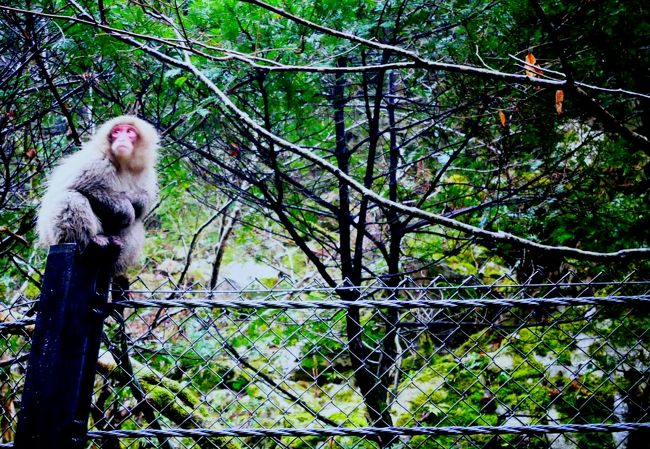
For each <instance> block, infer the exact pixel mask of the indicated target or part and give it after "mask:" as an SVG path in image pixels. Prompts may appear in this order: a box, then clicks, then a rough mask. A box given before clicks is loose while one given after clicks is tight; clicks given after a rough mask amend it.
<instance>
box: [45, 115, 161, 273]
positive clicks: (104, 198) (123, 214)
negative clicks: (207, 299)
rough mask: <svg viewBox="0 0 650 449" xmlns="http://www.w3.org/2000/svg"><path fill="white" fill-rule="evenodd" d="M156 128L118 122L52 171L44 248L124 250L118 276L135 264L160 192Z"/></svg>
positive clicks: (125, 117)
mask: <svg viewBox="0 0 650 449" xmlns="http://www.w3.org/2000/svg"><path fill="white" fill-rule="evenodd" d="M158 145H159V136H158V133H157V132H156V129H155V128H154V127H153V126H152V125H151V124H149V123H148V122H146V121H144V120H141V119H139V118H137V117H134V116H130V115H123V116H119V117H115V118H113V119H111V120H109V121H107V122H106V123H104V124H103V125H101V126H100V127H99V128H98V130H97V132H96V133H95V134H94V135H93V136H92V137H91V138H90V140H88V141H87V142H86V143H84V144H83V145H82V148H81V150H79V151H77V152H75V153H73V154H71V155H69V156H66V157H64V158H63V159H62V160H61V162H60V163H59V164H58V166H57V167H56V168H55V169H54V170H53V171H52V174H51V175H50V177H49V179H48V181H47V189H46V192H45V195H44V196H43V198H42V200H41V204H40V208H39V212H38V217H37V223H36V229H37V233H38V239H39V244H40V245H42V246H45V247H49V246H50V245H55V244H59V243H72V242H75V243H77V244H78V246H79V248H80V250H81V251H83V250H85V249H86V248H87V247H88V246H89V245H96V246H99V247H102V248H106V247H108V246H113V247H117V248H119V256H118V257H117V261H116V263H115V267H114V273H115V274H118V275H122V274H124V272H125V271H126V269H127V268H128V267H130V266H133V265H135V263H136V262H137V259H138V257H139V256H140V254H141V252H142V248H143V246H144V225H143V221H142V219H143V217H144V216H145V215H146V213H147V212H148V211H149V209H150V208H151V206H152V204H153V202H154V201H155V198H156V195H157V192H158V183H157V179H156V171H155V163H156V157H157V150H158Z"/></svg>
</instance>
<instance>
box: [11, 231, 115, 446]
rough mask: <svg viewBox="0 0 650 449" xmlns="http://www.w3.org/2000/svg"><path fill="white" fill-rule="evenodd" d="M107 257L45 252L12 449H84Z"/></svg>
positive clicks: (69, 250)
mask: <svg viewBox="0 0 650 449" xmlns="http://www.w3.org/2000/svg"><path fill="white" fill-rule="evenodd" d="M110 260H111V259H110V257H109V256H108V255H107V254H106V251H104V253H102V254H100V252H99V250H98V249H96V248H95V249H93V248H90V249H89V250H87V251H85V252H84V253H83V254H80V253H79V251H77V245H76V244H74V243H67V244H62V245H54V246H52V247H51V248H50V252H49V254H48V257H47V265H46V269H45V275H44V278H43V285H42V292H41V298H40V301H39V305H38V315H37V317H36V327H35V329H34V334H33V337H32V347H31V351H30V354H29V364H28V367H27V375H26V378H25V387H24V390H23V394H22V400H21V409H20V412H19V414H18V425H17V429H16V439H15V443H14V447H15V448H16V449H34V448H48V449H82V448H84V447H85V445H86V433H87V426H88V415H89V411H90V404H91V399H92V393H93V385H94V379H95V369H96V364H97V356H98V353H99V346H100V343H101V336H102V325H103V321H104V317H105V316H106V305H107V300H108V291H109V286H110V278H111V269H110V266H111V263H110Z"/></svg>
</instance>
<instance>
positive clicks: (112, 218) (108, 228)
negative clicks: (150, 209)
mask: <svg viewBox="0 0 650 449" xmlns="http://www.w3.org/2000/svg"><path fill="white" fill-rule="evenodd" d="M116 184H117V180H116V178H115V172H114V169H113V168H112V166H111V164H110V162H108V161H96V162H95V163H94V164H92V165H91V166H89V167H88V168H87V169H85V170H84V171H83V172H82V173H81V174H80V175H79V176H78V177H77V179H76V180H75V181H74V182H73V184H72V186H71V188H72V189H73V190H76V191H77V192H79V193H81V194H82V195H83V196H85V197H86V198H87V199H88V202H89V203H90V207H91V208H92V210H93V212H94V213H95V215H97V217H98V218H99V219H100V220H101V222H102V226H103V227H104V233H106V234H112V233H115V232H117V231H119V230H121V229H123V228H125V227H127V226H129V225H130V224H131V223H133V221H134V220H135V210H134V207H133V206H132V205H131V202H130V201H129V198H128V196H127V195H126V194H125V193H124V192H120V191H118V190H116V189H115V185H116Z"/></svg>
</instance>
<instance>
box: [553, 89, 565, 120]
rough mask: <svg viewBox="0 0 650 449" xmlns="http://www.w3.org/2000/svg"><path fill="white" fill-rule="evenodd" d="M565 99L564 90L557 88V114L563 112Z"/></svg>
mask: <svg viewBox="0 0 650 449" xmlns="http://www.w3.org/2000/svg"><path fill="white" fill-rule="evenodd" d="M563 101H564V91H563V90H561V89H560V90H556V91H555V110H556V111H557V115H560V114H562V102H563Z"/></svg>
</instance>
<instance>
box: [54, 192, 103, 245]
mask: <svg viewBox="0 0 650 449" xmlns="http://www.w3.org/2000/svg"><path fill="white" fill-rule="evenodd" d="M61 204H62V206H61V210H60V212H59V214H58V216H56V217H55V223H52V228H53V229H54V234H55V235H54V241H55V242H57V243H72V242H76V243H77V244H78V245H79V247H80V248H81V249H84V248H86V246H88V243H90V241H91V240H93V238H94V237H95V236H96V235H97V234H98V233H101V232H102V225H101V223H100V221H99V219H98V218H97V217H96V216H95V214H94V213H93V211H92V209H91V207H90V204H89V203H88V200H87V199H86V198H85V197H84V196H83V195H81V194H80V193H78V192H67V193H66V194H65V196H64V197H63V198H62V199H61Z"/></svg>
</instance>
